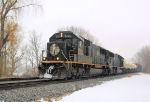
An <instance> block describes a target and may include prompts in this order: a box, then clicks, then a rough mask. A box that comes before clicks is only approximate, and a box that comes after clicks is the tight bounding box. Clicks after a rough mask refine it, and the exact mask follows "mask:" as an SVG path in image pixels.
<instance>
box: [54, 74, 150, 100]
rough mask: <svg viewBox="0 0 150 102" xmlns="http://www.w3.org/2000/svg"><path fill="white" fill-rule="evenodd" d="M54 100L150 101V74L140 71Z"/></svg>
mask: <svg viewBox="0 0 150 102" xmlns="http://www.w3.org/2000/svg"><path fill="white" fill-rule="evenodd" d="M53 102H150V75H149V74H143V73H139V75H134V76H131V77H126V78H123V79H117V80H112V81H108V82H104V83H103V84H102V85H98V86H95V87H91V88H86V89H82V90H79V91H76V92H74V93H72V94H70V95H69V96H65V97H63V98H62V99H61V100H59V101H53Z"/></svg>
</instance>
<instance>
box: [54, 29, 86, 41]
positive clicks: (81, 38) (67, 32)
mask: <svg viewBox="0 0 150 102" xmlns="http://www.w3.org/2000/svg"><path fill="white" fill-rule="evenodd" d="M58 33H66V34H72V35H74V36H76V37H77V38H79V39H80V40H82V41H84V38H83V37H81V36H79V35H77V34H74V33H73V32H72V31H59V32H58ZM55 34H57V33H55Z"/></svg>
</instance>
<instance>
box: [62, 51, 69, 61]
mask: <svg viewBox="0 0 150 102" xmlns="http://www.w3.org/2000/svg"><path fill="white" fill-rule="evenodd" d="M61 52H62V55H63V56H64V57H65V59H66V60H67V61H68V59H67V57H66V56H65V54H64V53H63V51H62V50H61Z"/></svg>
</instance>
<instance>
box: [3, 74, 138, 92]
mask: <svg viewBox="0 0 150 102" xmlns="http://www.w3.org/2000/svg"><path fill="white" fill-rule="evenodd" d="M131 74H136V73H131ZM127 75H128V74H120V75H116V76H114V75H110V76H99V77H91V78H87V77H84V78H81V79H74V80H71V79H69V80H55V81H51V80H49V79H30V80H16V81H14V80H13V81H2V82H0V90H10V89H15V88H23V87H32V86H39V85H47V84H59V83H68V82H76V81H84V80H90V79H96V78H101V79H102V81H103V80H105V77H107V78H108V77H110V80H112V79H117V76H120V78H123V77H125V76H127Z"/></svg>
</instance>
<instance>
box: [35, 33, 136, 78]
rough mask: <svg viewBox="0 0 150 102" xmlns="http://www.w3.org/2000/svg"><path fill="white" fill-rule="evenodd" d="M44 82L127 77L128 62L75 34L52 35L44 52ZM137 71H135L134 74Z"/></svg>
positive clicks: (41, 66) (42, 63)
mask: <svg viewBox="0 0 150 102" xmlns="http://www.w3.org/2000/svg"><path fill="white" fill-rule="evenodd" d="M38 69H39V77H40V78H50V79H67V78H73V79H74V78H80V77H91V76H98V75H110V74H117V73H125V72H126V71H127V68H125V67H124V58H123V57H122V56H120V55H118V54H114V53H112V52H110V51H108V50H106V49H104V48H102V47H100V46H97V45H95V44H93V43H92V42H91V41H90V40H87V39H85V38H83V37H81V36H78V35H75V34H73V32H71V31H60V32H58V33H55V34H54V35H52V36H51V37H50V39H49V42H48V43H47V51H42V61H41V62H40V65H39V67H38ZM133 71H134V70H133Z"/></svg>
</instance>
